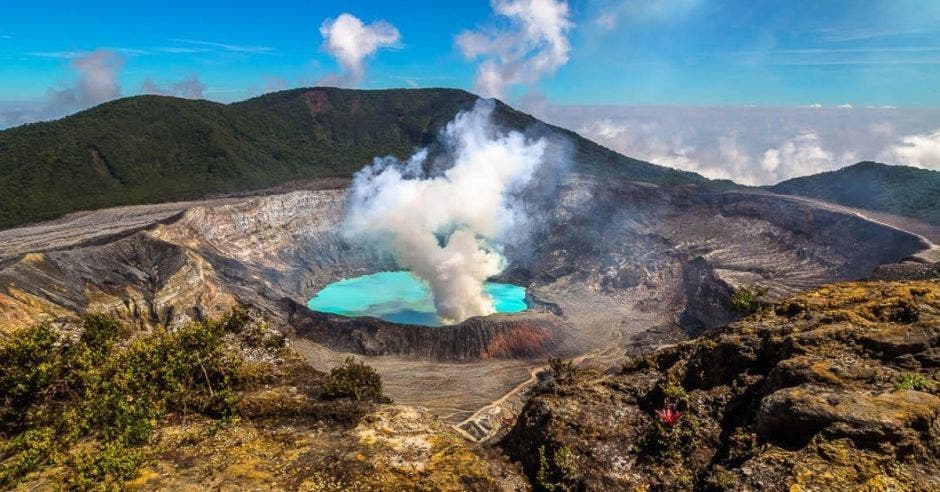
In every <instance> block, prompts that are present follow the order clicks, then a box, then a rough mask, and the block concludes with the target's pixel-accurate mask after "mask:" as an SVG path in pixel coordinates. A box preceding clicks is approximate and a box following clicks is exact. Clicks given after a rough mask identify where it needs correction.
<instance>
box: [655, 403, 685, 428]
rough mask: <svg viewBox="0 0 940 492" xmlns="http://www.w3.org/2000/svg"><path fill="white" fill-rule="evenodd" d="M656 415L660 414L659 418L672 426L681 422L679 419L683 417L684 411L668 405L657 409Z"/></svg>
mask: <svg viewBox="0 0 940 492" xmlns="http://www.w3.org/2000/svg"><path fill="white" fill-rule="evenodd" d="M656 415H659V420H661V421H662V422H663V423H664V424H666V425H668V426H669V427H672V426H674V425H676V424H678V423H679V419H680V418H681V417H682V412H680V411H678V410H676V409H674V408H672V407H666V408H664V409H662V410H656Z"/></svg>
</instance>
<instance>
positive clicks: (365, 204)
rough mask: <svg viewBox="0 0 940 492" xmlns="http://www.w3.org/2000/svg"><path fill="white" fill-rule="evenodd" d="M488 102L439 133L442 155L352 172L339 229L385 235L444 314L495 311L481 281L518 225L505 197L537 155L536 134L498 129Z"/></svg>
mask: <svg viewBox="0 0 940 492" xmlns="http://www.w3.org/2000/svg"><path fill="white" fill-rule="evenodd" d="M493 107H494V105H493V102H492V101H482V100H481V101H478V102H477V104H476V105H475V106H474V107H473V109H472V110H470V111H467V112H463V113H460V114H458V115H457V117H456V118H455V119H454V120H453V121H452V122H451V123H449V124H448V125H447V126H446V127H445V129H444V130H443V131H442V135H441V137H442V138H441V140H442V144H443V147H444V149H445V152H444V155H442V156H439V157H438V158H436V159H431V158H429V157H428V151H427V150H426V149H425V150H421V151H418V152H417V153H415V155H414V156H412V157H411V159H409V160H408V161H407V162H400V161H397V160H395V159H393V158H384V159H376V160H375V162H374V163H373V164H372V165H371V166H368V167H366V168H365V169H363V170H362V171H360V172H359V173H357V174H356V176H355V179H354V181H353V185H352V189H351V190H350V202H349V208H348V215H347V217H346V223H345V225H346V231H347V233H348V234H350V235H353V236H360V237H361V236H362V235H373V236H378V237H381V238H383V239H384V240H387V241H388V242H389V244H390V246H391V247H392V248H394V250H395V251H396V253H397V255H398V258H399V261H400V262H401V263H402V265H403V266H406V267H408V268H410V269H411V270H412V271H413V272H414V273H415V274H416V275H418V276H419V277H421V278H422V279H424V280H426V281H427V282H428V283H429V284H430V286H431V291H432V294H433V295H434V304H435V307H436V308H437V312H438V315H439V316H440V317H441V319H442V320H443V321H444V322H450V323H453V322H459V321H462V320H464V319H466V318H468V317H471V316H479V315H486V314H491V313H493V312H494V308H493V301H492V299H490V298H489V296H488V295H487V294H486V293H485V292H484V290H483V283H484V281H485V280H486V279H487V278H489V277H492V276H494V275H496V274H498V273H500V272H501V271H502V270H503V268H504V267H505V265H506V260H505V258H504V257H503V255H502V253H501V246H502V244H503V241H504V240H505V239H506V238H507V237H508V236H509V234H510V232H511V231H512V230H513V228H514V227H517V226H521V225H523V224H525V222H526V218H525V214H524V212H522V211H521V207H517V206H515V205H514V199H513V195H514V193H516V192H519V191H521V190H522V189H523V188H524V187H525V186H526V185H527V184H528V183H529V182H530V181H532V179H533V176H534V175H535V172H536V171H537V169H538V168H539V167H540V166H541V165H542V163H543V161H544V160H545V152H546V146H547V142H546V140H545V139H538V140H531V139H527V138H526V137H524V136H523V135H522V134H521V133H518V132H515V131H513V132H508V133H500V132H499V131H498V130H497V129H496V128H495V127H494V126H493V125H492V123H491V121H490V117H491V113H492V111H493Z"/></svg>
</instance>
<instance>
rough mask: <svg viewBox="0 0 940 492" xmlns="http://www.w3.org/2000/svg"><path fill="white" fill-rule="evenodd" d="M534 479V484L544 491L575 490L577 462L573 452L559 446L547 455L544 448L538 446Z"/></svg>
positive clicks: (566, 447)
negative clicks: (537, 461)
mask: <svg viewBox="0 0 940 492" xmlns="http://www.w3.org/2000/svg"><path fill="white" fill-rule="evenodd" d="M535 478H536V484H537V485H538V486H539V487H540V488H542V489H544V490H548V491H555V490H560V491H570V490H575V489H576V488H577V483H576V482H577V478H578V460H577V456H576V455H575V453H574V451H572V450H571V448H569V447H568V446H561V447H559V448H557V449H555V451H554V452H553V453H551V455H549V454H548V453H546V451H545V446H540V447H539V470H538V472H537V473H536V476H535Z"/></svg>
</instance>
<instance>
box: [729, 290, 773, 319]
mask: <svg viewBox="0 0 940 492" xmlns="http://www.w3.org/2000/svg"><path fill="white" fill-rule="evenodd" d="M767 291H768V289H767V288H765V287H756V286H745V287H739V288H737V289H735V291H734V293H732V294H731V308H732V309H734V310H735V311H738V312H739V313H743V314H754V313H756V312H757V311H760V310H761V309H762V308H763V307H764V306H766V305H767V304H766V302H764V300H763V297H764V296H765V295H766V294H767Z"/></svg>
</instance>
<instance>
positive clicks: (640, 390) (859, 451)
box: [501, 280, 940, 490]
mask: <svg viewBox="0 0 940 492" xmlns="http://www.w3.org/2000/svg"><path fill="white" fill-rule="evenodd" d="M554 378H555V380H554V381H551V382H546V383H544V384H543V385H542V387H541V389H539V390H538V391H537V392H536V394H535V395H534V396H533V397H532V399H531V400H530V401H529V402H528V403H527V404H526V406H525V408H524V409H523V411H522V414H521V416H520V418H519V420H518V422H516V423H515V425H514V426H513V428H512V429H511V430H510V431H509V432H508V434H507V435H506V436H505V437H504V438H503V440H502V442H501V446H502V447H503V449H505V451H506V452H507V453H508V454H509V455H510V456H512V457H513V458H514V459H518V460H519V461H521V462H522V463H523V465H524V466H525V469H526V472H527V474H528V475H529V476H530V478H532V479H533V481H534V482H536V483H540V484H541V485H540V486H541V487H543V488H550V487H551V486H552V484H562V485H564V486H565V487H570V488H571V489H588V490H613V489H617V490H625V489H634V488H637V487H645V486H648V485H650V484H652V485H653V487H654V488H655V487H664V488H666V489H689V488H695V489H706V490H709V489H712V490H719V489H749V490H765V489H786V488H787V487H789V488H790V490H847V489H858V488H861V489H871V490H933V489H937V488H938V487H940V477H938V475H937V474H936V470H937V469H940V445H938V443H940V397H938V395H940V282H938V281H936V280H932V281H909V282H874V281H873V282H861V283H842V284H833V285H827V286H824V287H821V288H819V289H816V290H813V291H810V292H808V293H806V294H802V295H798V296H795V297H791V298H788V299H786V300H784V301H783V302H781V303H779V304H777V305H776V306H775V307H773V308H770V309H767V310H765V311H763V312H761V313H759V314H757V315H754V316H752V317H750V318H748V319H745V320H743V321H741V322H738V323H734V324H732V325H730V326H728V327H727V328H720V329H717V330H715V331H713V332H709V333H707V334H706V335H704V336H703V337H702V338H700V339H697V340H695V341H691V342H685V343H681V344H678V345H675V346H672V347H669V348H665V349H663V350H660V351H658V352H656V353H654V354H652V355H650V356H647V357H645V358H641V359H632V360H630V361H629V362H628V363H627V364H626V365H625V366H624V367H623V369H622V370H620V371H618V372H616V373H613V374H601V373H597V372H592V371H589V370H570V371H564V370H556V371H555V373H554ZM670 411H674V412H677V413H672V414H670V413H668V412H670ZM657 412H661V414H658V413H657Z"/></svg>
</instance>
